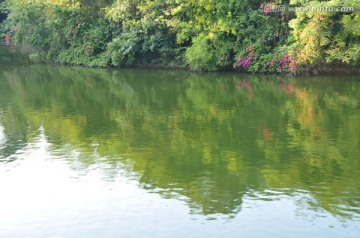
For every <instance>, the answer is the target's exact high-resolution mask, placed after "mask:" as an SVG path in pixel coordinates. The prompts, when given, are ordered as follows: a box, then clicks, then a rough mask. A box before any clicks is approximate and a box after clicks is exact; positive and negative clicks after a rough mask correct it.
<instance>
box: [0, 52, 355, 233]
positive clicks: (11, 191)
mask: <svg viewBox="0 0 360 238" xmlns="http://www.w3.org/2000/svg"><path fill="white" fill-rule="evenodd" d="M359 231H360V77H357V76H351V77H350V76H343V75H338V76H322V77H285V76H254V75H242V74H239V73H206V74H199V73H190V72H186V71H173V70H157V69H156V70H155V69H153V70H152V69H117V70H115V69H112V70H111V69H107V70H105V69H89V68H80V67H68V66H56V65H30V64H27V63H26V61H24V60H21V58H19V57H17V56H16V55H10V54H9V53H8V52H7V51H6V50H5V49H3V48H2V49H0V237H11V238H12V237H76V238H79V237H140V238H141V237H154V238H157V237H181V238H182V237H195V238H197V237H199V238H201V237H226V238H227V237H358V235H359V234H360V232H359Z"/></svg>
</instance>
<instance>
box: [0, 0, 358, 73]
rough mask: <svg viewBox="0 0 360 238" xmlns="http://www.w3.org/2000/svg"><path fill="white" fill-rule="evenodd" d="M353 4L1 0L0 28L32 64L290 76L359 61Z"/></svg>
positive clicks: (336, 0)
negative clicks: (3, 16) (2, 18)
mask: <svg viewBox="0 0 360 238" xmlns="http://www.w3.org/2000/svg"><path fill="white" fill-rule="evenodd" d="M279 7H281V8H279ZM295 7H297V8H295ZM359 7H360V1H359V0H329V1H326V0H325V1H321V0H314V1H304V0H290V1H289V0H275V1H273V2H265V1H262V0H152V1H150V0H95V1H90V0H5V1H3V3H2V6H1V8H2V11H3V12H4V13H6V14H7V19H6V20H5V21H4V22H3V23H1V30H0V33H1V34H2V36H1V37H2V39H3V40H4V43H6V44H7V45H8V46H10V47H13V48H18V49H22V50H24V51H26V52H27V53H28V54H29V58H30V60H32V61H46V62H58V63H66V64H76V65H85V66H96V67H109V66H110V67H119V66H121V67H124V66H133V65H161V66H170V67H188V68H190V69H193V70H207V71H216V70H228V69H236V70H239V71H246V72H254V73H292V74H295V73H301V72H316V71H326V70H331V69H332V68H333V67H334V65H337V66H339V65H340V66H344V67H346V68H353V69H356V68H358V67H359V64H360V60H359V59H360V8H359ZM274 9H276V11H274Z"/></svg>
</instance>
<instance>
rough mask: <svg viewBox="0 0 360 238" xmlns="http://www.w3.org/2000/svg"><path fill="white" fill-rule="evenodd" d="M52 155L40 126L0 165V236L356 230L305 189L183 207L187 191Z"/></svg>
mask: <svg viewBox="0 0 360 238" xmlns="http://www.w3.org/2000/svg"><path fill="white" fill-rule="evenodd" d="M60 154H61V153H59V152H57V153H55V154H53V152H52V150H51V144H50V143H49V142H48V141H47V139H46V136H45V134H44V132H43V130H42V129H40V135H39V136H38V138H37V139H36V140H34V142H32V143H29V144H28V145H27V146H26V147H25V148H23V149H22V150H21V151H18V153H17V156H18V159H17V160H15V161H12V162H9V163H1V164H0V193H1V197H0V211H1V213H0V237H12V238H16V237H188V236H191V237H264V234H266V237H289V234H291V237H307V236H308V234H311V236H312V237H356V234H355V232H354V231H355V230H356V229H358V228H359V220H360V219H359V217H357V218H356V219H353V220H352V221H351V220H342V219H341V218H339V217H334V216H333V215H331V214H330V213H328V212H327V211H326V210H324V209H323V208H321V207H320V206H317V204H316V201H315V200H314V199H313V198H312V196H311V195H310V194H309V193H308V192H307V191H305V190H295V191H291V193H289V191H287V189H278V190H272V189H266V190H264V191H263V192H259V191H255V190H252V189H249V190H248V191H247V192H246V194H244V195H243V197H242V204H241V207H240V209H239V213H237V214H232V215H230V216H229V215H223V214H212V215H207V216H203V215H200V214H199V213H197V214H194V213H192V214H191V211H190V210H191V206H192V205H191V204H188V202H191V201H189V200H188V199H187V198H181V196H179V195H178V199H166V198H165V197H164V196H159V194H158V193H156V192H154V191H153V190H145V189H142V188H141V186H139V184H138V182H137V181H136V180H129V178H128V177H126V176H124V175H121V173H119V174H117V176H116V177H115V178H114V177H113V176H111V177H112V179H110V180H109V177H108V176H107V174H106V169H105V170H104V168H103V167H102V166H103V164H101V163H99V164H97V165H94V166H90V167H88V168H87V169H86V170H85V171H84V170H83V171H81V170H80V171H77V170H74V169H71V168H70V165H69V162H68V161H67V160H66V159H65V158H61V155H60ZM68 155H71V156H73V155H74V154H71V153H70V154H68ZM63 156H64V157H66V154H63ZM79 172H80V173H79ZM81 173H82V174H81ZM335 228H336V229H335Z"/></svg>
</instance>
